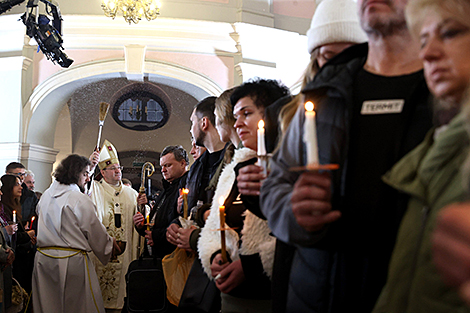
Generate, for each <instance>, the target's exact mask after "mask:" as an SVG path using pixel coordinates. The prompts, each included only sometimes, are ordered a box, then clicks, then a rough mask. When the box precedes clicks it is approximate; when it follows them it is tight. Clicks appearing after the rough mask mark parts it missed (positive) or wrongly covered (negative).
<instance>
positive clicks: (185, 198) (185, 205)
mask: <svg viewBox="0 0 470 313" xmlns="http://www.w3.org/2000/svg"><path fill="white" fill-rule="evenodd" d="M182 193H183V217H184V218H185V219H188V193H189V189H186V188H183V190H182Z"/></svg>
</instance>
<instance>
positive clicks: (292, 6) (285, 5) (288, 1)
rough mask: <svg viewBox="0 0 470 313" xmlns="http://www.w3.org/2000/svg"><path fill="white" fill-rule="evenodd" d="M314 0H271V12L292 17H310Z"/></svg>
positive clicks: (313, 8)
mask: <svg viewBox="0 0 470 313" xmlns="http://www.w3.org/2000/svg"><path fill="white" fill-rule="evenodd" d="M313 12H315V0H273V13H274V14H280V15H287V16H292V17H301V18H312V16H313Z"/></svg>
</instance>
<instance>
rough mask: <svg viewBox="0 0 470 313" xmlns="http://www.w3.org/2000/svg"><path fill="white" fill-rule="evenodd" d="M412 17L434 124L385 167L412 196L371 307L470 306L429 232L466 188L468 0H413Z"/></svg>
mask: <svg viewBox="0 0 470 313" xmlns="http://www.w3.org/2000/svg"><path fill="white" fill-rule="evenodd" d="M406 13H407V22H408V23H409V25H410V29H411V30H412V32H413V33H414V35H415V36H416V37H417V38H419V40H420V42H421V51H420V58H421V59H422V60H423V63H424V73H425V77H426V81H427V83H428V86H429V89H430V91H431V92H432V93H433V95H434V96H435V98H436V106H435V117H436V118H435V121H436V124H437V125H436V127H435V128H434V129H433V130H432V131H430V133H428V135H427V136H426V138H425V140H424V141H423V142H422V143H421V144H420V145H419V146H418V147H416V148H415V149H414V150H413V151H411V152H410V153H409V154H407V155H406V156H405V157H403V158H402V160H400V161H399V162H398V163H397V164H396V165H395V166H394V167H393V168H392V169H391V170H390V172H388V173H387V174H386V175H385V177H384V181H385V182H386V183H388V184H389V185H391V186H392V187H394V188H396V189H398V190H400V191H402V192H404V193H407V194H409V195H410V200H409V202H408V208H407V211H406V213H405V216H404V218H403V220H402V223H401V226H400V231H399V233H398V237H397V240H396V245H395V249H394V252H393V255H392V259H391V261H390V266H389V273H388V280H387V283H386V285H385V287H384V289H383V290H382V294H381V296H380V298H379V300H378V301H377V304H376V307H375V309H374V311H373V312H376V313H378V312H390V313H396V312H400V313H403V312H410V313H420V312H426V313H432V312H467V311H468V310H469V309H468V308H467V307H466V306H465V304H464V303H463V302H462V301H461V299H460V298H459V296H458V293H457V291H456V290H454V289H452V288H451V287H449V286H447V285H446V284H445V283H444V281H443V280H442V278H441V277H440V275H439V274H438V272H437V269H436V267H435V265H434V263H433V261H432V251H431V234H432V231H433V229H434V228H435V225H436V217H437V215H438V213H439V212H440V211H441V209H442V208H443V207H444V206H446V205H448V204H451V203H454V202H460V201H463V200H464V199H465V198H466V196H467V194H466V191H465V189H464V187H463V185H462V181H463V180H462V173H461V171H460V168H461V166H462V164H463V162H464V160H465V158H466V156H467V155H468V151H469V137H468V134H467V132H466V129H465V116H464V114H462V113H459V112H460V107H461V103H462V102H463V101H464V97H465V91H466V89H467V85H468V83H469V80H470V20H469V19H468V17H469V16H470V1H468V0H410V2H409V4H408V7H407V10H406Z"/></svg>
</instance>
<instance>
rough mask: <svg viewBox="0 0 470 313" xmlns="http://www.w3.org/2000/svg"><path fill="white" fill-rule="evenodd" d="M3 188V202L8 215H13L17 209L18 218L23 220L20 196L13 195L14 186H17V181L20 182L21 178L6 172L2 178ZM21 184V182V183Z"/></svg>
mask: <svg viewBox="0 0 470 313" xmlns="http://www.w3.org/2000/svg"><path fill="white" fill-rule="evenodd" d="M1 180H2V184H3V185H2V188H1V189H0V190H1V191H2V193H3V195H2V198H1V201H0V202H1V203H2V204H3V208H4V210H5V213H6V214H7V216H8V217H10V218H11V217H12V216H13V211H16V214H17V216H18V220H19V221H21V204H20V198H15V197H14V196H13V187H15V186H16V184H17V182H20V180H19V178H18V177H17V176H15V175H12V174H5V175H3V176H2V178H1ZM20 184H21V183H20Z"/></svg>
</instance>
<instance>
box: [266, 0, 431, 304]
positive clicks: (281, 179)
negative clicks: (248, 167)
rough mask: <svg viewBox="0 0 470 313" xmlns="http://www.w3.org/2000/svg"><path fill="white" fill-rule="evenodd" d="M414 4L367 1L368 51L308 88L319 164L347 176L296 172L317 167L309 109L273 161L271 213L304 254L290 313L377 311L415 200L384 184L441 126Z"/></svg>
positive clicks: (326, 69) (277, 229) (332, 65)
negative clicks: (309, 144)
mask: <svg viewBox="0 0 470 313" xmlns="http://www.w3.org/2000/svg"><path fill="white" fill-rule="evenodd" d="M407 2H408V1H407V0H389V1H369V0H358V1H357V11H358V13H359V20H360V25H361V27H362V29H363V30H364V31H365V33H366V35H367V38H368V43H367V44H359V45H354V46H352V47H349V48H347V49H346V50H344V51H343V52H341V53H340V54H338V55H337V56H336V57H335V58H333V59H331V60H329V61H328V62H327V63H326V64H325V65H324V66H323V67H322V68H321V69H320V70H319V72H318V73H317V74H316V76H315V78H314V79H313V81H311V82H310V83H309V84H308V85H307V86H306V87H305V88H304V89H303V94H304V96H305V99H304V100H303V101H302V102H303V103H302V104H304V103H305V102H306V101H312V102H313V103H314V105H315V113H316V127H317V135H318V151H319V162H320V164H338V165H339V170H336V171H332V172H331V173H329V172H294V171H291V168H293V167H300V166H305V165H306V164H307V160H306V153H305V151H306V147H305V144H304V142H303V134H304V122H305V108H304V107H303V106H302V107H299V108H298V110H297V113H296V115H295V117H294V119H293V120H292V122H291V124H290V125H289V128H288V130H287V132H286V134H285V136H284V138H283V140H282V143H281V146H280V148H279V151H278V152H277V153H276V154H275V155H274V156H273V158H272V160H271V173H270V175H269V176H268V178H267V179H266V181H265V182H264V184H263V186H262V189H261V209H262V211H263V213H264V215H265V216H266V217H267V219H268V222H269V225H270V228H271V230H272V231H273V233H274V235H275V236H276V237H277V238H278V239H279V240H282V241H283V242H286V243H289V244H291V245H295V246H296V252H295V254H294V257H293V263H292V264H293V265H292V266H291V272H290V277H289V290H288V293H287V294H288V295H287V306H286V310H287V311H288V312H308V311H318V312H345V311H348V310H350V308H355V310H357V311H360V312H370V311H371V310H372V308H373V306H374V304H375V302H376V301H377V298H378V296H379V294H380V290H381V289H382V287H383V286H384V284H385V281H386V277H387V268H388V264H389V261H390V256H391V253H392V250H393V246H394V243H395V238H396V234H397V231H398V227H399V222H400V220H401V218H402V215H403V212H404V210H405V207H406V206H405V205H404V203H405V201H406V197H405V196H403V195H401V194H400V193H398V192H397V191H396V190H394V189H393V188H391V187H389V186H387V185H386V184H385V183H383V182H382V181H381V176H382V175H383V174H385V173H386V171H387V170H389V169H390V168H391V167H392V166H393V164H394V163H396V162H397V161H398V160H399V159H400V158H401V157H402V156H404V155H405V154H406V153H407V152H409V151H411V150H412V149H413V148H414V147H416V146H417V145H418V144H419V143H420V142H421V141H422V140H423V138H424V137H425V134H426V132H427V131H428V130H429V129H430V127H431V126H432V113H431V104H430V97H429V91H428V89H427V86H426V83H425V80H424V75H423V72H422V63H421V61H420V60H419V58H418V54H419V44H418V43H416V42H415V41H414V40H413V39H412V37H411V34H410V33H409V31H408V28H407V25H406V21H405V18H404V13H403V12H404V8H405V6H406V4H407ZM294 264H295V266H294Z"/></svg>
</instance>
